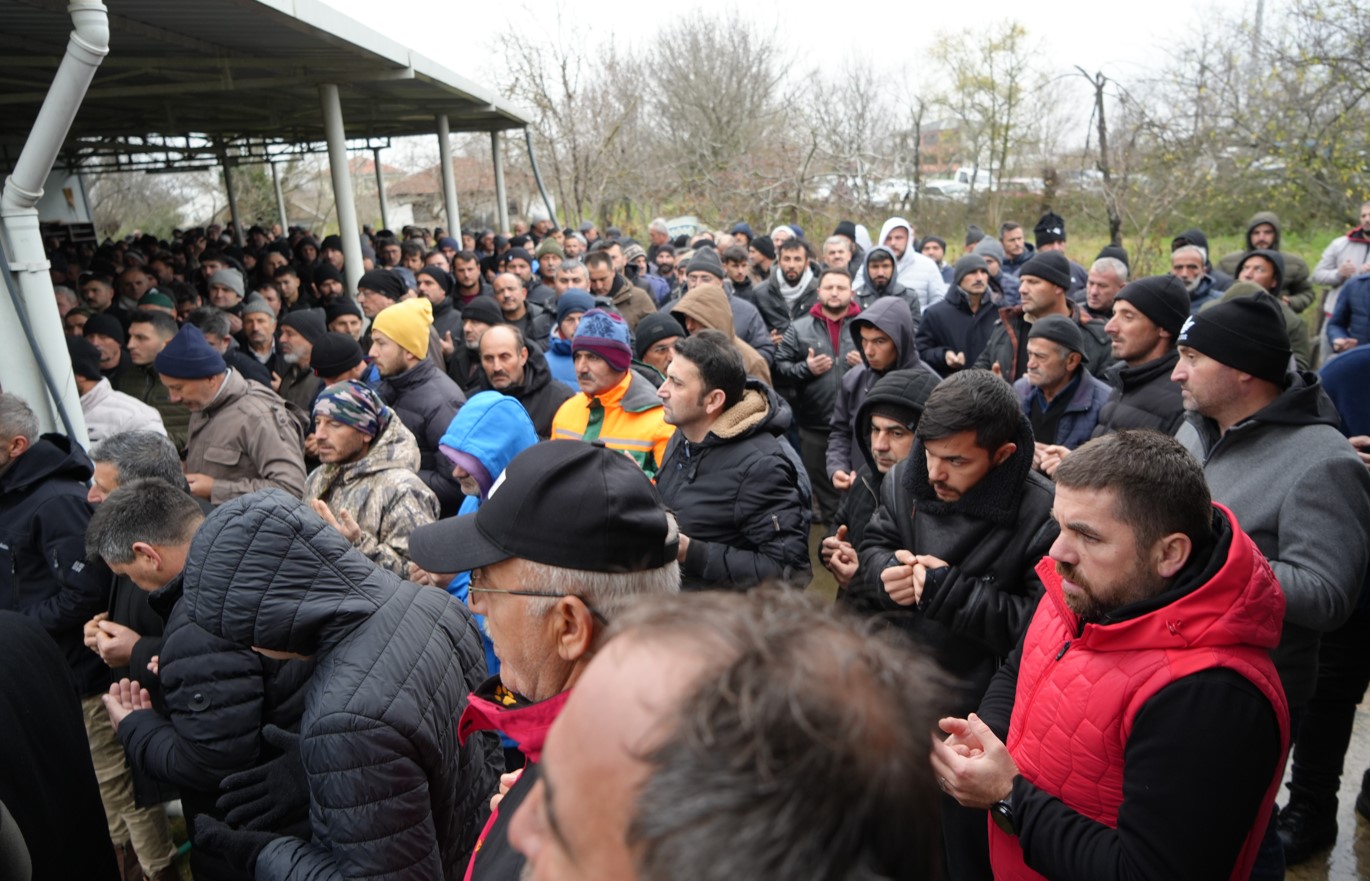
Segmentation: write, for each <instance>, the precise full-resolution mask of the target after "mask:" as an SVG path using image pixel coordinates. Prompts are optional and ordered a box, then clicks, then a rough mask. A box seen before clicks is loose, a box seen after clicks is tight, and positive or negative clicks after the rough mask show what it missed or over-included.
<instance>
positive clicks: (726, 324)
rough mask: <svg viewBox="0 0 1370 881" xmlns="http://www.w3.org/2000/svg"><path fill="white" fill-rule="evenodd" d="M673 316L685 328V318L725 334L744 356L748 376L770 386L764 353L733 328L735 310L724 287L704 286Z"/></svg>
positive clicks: (687, 297)
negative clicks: (742, 337)
mask: <svg viewBox="0 0 1370 881" xmlns="http://www.w3.org/2000/svg"><path fill="white" fill-rule="evenodd" d="M671 315H672V317H674V318H675V320H676V321H679V322H680V325H681V326H682V327H684V326H685V319H686V317H689V318H693V319H694V320H695V321H698V322H699V323H700V324H702V325H704V326H705V327H708V328H712V329H713V330H717V331H722V332H723V333H725V334H727V335H728V338H729V339H731V340H732V341H733V345H734V346H736V347H737V350H738V351H739V352H741V353H742V366H743V367H745V368H746V369H747V375H748V376H754V377H756V378H757V379H759V380H761V381H762V382H764V383H766V385H771V368H770V365H768V364H767V363H766V359H765V358H763V357H761V354H760V353H759V352H757V351H756V349H753V348H752V347H751V346H749V345H747V343H746V342H744V341H743V340H740V339H738V337H737V331H735V330H734V329H733V307H732V305H731V304H730V303H729V302H728V294H727V292H726V291H724V290H723V287H722V286H721V285H716V284H703V285H700V286H699V287H697V288H695V289H694V290H692V291H690V292H689V293H688V294H686V295H685V296H683V297H681V298H680V302H679V303H676V304H675V307H674V308H673V309H672V310H671Z"/></svg>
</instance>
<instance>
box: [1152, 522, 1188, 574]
mask: <svg viewBox="0 0 1370 881" xmlns="http://www.w3.org/2000/svg"><path fill="white" fill-rule="evenodd" d="M1193 550H1194V542H1192V541H1190V539H1189V536H1187V535H1185V534H1184V533H1183V532H1172V533H1170V534H1169V535H1164V536H1161V538H1160V539H1158V540H1157V541H1156V544H1155V545H1154V546H1153V547H1152V550H1151V557H1152V565H1154V566H1155V567H1156V574H1157V575H1160V576H1161V577H1162V578H1174V577H1175V575H1176V573H1178V572H1179V571H1180V570H1181V569H1183V568H1184V565H1185V563H1188V562H1189V556H1190V554H1191V553H1192V552H1193Z"/></svg>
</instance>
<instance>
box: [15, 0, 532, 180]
mask: <svg viewBox="0 0 1370 881" xmlns="http://www.w3.org/2000/svg"><path fill="white" fill-rule="evenodd" d="M106 6H107V7H108V8H109V19H110V40H109V42H110V53H109V55H108V56H107V57H106V58H105V60H104V62H103V63H102V64H101V65H100V68H99V70H98V71H97V72H96V74H95V79H94V81H93V82H92V83H91V87H90V91H89V92H88V93H87V95H86V97H85V100H84V101H83V102H82V104H81V108H80V111H79V112H78V113H77V116H76V121H75V123H74V124H73V126H72V130H71V134H70V136H69V138H68V141H67V145H66V148H65V150H64V155H65V156H66V157H67V161H69V162H73V163H82V164H86V165H92V164H93V165H108V166H116V165H124V164H125V163H124V161H121V158H122V159H127V158H128V157H132V156H143V157H147V156H148V155H149V154H159V155H162V156H165V157H167V159H168V161H169V162H170V164H173V165H175V164H179V161H182V160H190V161H189V162H188V163H187V164H204V163H205V162H206V161H207V160H209V159H212V158H213V157H214V156H216V155H219V146H218V145H219V144H227V145H229V146H231V147H233V148H234V149H233V152H235V153H251V154H255V155H257V156H262V155H265V154H271V155H275V154H277V153H283V152H295V151H298V150H299V149H300V148H301V146H303V148H304V149H306V150H307V149H311V148H312V147H314V146H315V145H320V144H321V143H322V142H323V141H324V122H323V111H322V108H321V104H320V99H319V90H318V87H319V85H321V84H325V83H333V84H336V85H337V86H338V91H339V94H340V97H341V101H342V114H343V120H344V123H345V125H346V130H347V137H348V138H349V139H360V141H361V142H363V145H364V144H365V143H371V144H384V143H387V142H388V139H389V138H391V137H397V136H402V135H422V134H433V133H434V132H436V130H437V124H436V121H435V117H436V116H437V115H438V114H442V113H445V114H447V116H448V120H449V123H450V127H451V130H452V131H495V130H502V129H510V128H521V127H523V126H525V125H526V124H527V122H528V120H527V118H526V117H525V116H524V115H523V114H522V113H521V112H520V111H519V110H518V109H517V108H515V107H514V106H512V105H511V104H509V103H507V102H505V101H503V100H501V99H500V98H499V97H498V96H497V95H496V94H495V93H494V92H493V91H491V90H489V89H486V88H484V87H482V86H479V85H477V84H476V83H473V82H471V81H470V80H468V79H466V78H465V77H462V76H460V75H458V74H457V73H454V72H453V71H451V70H449V69H448V68H446V67H444V66H443V65H442V64H441V63H439V62H438V61H435V60H433V59H430V58H426V57H424V56H422V55H419V54H417V53H414V52H411V51H409V50H408V49H407V48H405V47H404V46H402V45H401V44H399V43H397V42H395V41H393V40H391V39H389V38H387V37H384V36H382V35H381V34H378V33H376V32H375V31H372V30H370V29H369V28H367V27H366V26H365V25H363V24H361V23H360V22H357V21H355V20H353V19H351V18H348V17H346V16H344V15H341V14H339V13H338V12H336V11H334V10H333V9H332V8H331V7H328V6H325V5H323V4H322V3H320V2H318V0H106ZM0 22H3V25H0V167H9V166H10V165H11V164H12V163H13V161H14V160H15V159H16V158H17V156H18V153H19V150H20V149H21V148H22V146H23V143H24V140H25V139H26V138H27V136H28V132H29V129H30V128H31V127H32V125H33V121H34V119H35V118H36V117H37V114H38V108H39V106H40V105H41V104H42V101H43V99H44V97H45V96H46V95H47V91H48V87H49V85H50V84H51V82H52V78H53V74H54V73H55V72H56V70H57V65H58V64H59V63H60V61H61V60H62V55H63V53H64V52H65V49H66V43H67V38H68V36H69V34H70V33H71V19H70V17H69V16H68V15H67V11H66V3H65V2H62V0H0ZM192 157H199V159H198V162H196V161H194V160H193V159H192ZM258 161H260V160H258ZM136 164H138V165H141V166H142V167H147V166H146V164H144V163H136Z"/></svg>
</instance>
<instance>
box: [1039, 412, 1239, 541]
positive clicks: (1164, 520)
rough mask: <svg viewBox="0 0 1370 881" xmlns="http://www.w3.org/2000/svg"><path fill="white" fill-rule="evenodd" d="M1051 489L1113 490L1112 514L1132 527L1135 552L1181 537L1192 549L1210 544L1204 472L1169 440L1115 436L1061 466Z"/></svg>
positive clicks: (1147, 434) (1138, 434) (1144, 434)
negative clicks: (1186, 538)
mask: <svg viewBox="0 0 1370 881" xmlns="http://www.w3.org/2000/svg"><path fill="white" fill-rule="evenodd" d="M1055 477H1056V485H1057V486H1063V487H1069V488H1071V489H1095V490H1101V489H1107V490H1112V491H1113V493H1114V496H1115V498H1116V502H1115V504H1114V514H1115V516H1117V518H1118V519H1119V520H1121V521H1123V522H1124V523H1127V524H1128V525H1130V526H1131V527H1132V531H1133V533H1134V534H1135V535H1136V538H1137V547H1138V549H1139V550H1141V549H1144V548H1150V547H1151V546H1152V545H1154V544H1155V543H1156V542H1157V540H1159V539H1160V538H1161V537H1162V536H1166V535H1169V534H1171V533H1173V532H1182V533H1184V534H1185V535H1187V536H1189V539H1190V541H1192V542H1193V543H1194V545H1195V546H1196V547H1200V546H1203V545H1206V544H1208V542H1210V541H1212V539H1213V499H1212V496H1210V495H1209V492H1208V482H1207V480H1206V479H1205V478H1204V470H1203V466H1202V465H1200V464H1199V462H1198V460H1197V459H1195V458H1194V457H1193V456H1191V455H1190V454H1189V452H1188V451H1187V450H1186V449H1185V448H1184V447H1183V446H1181V444H1180V442H1179V441H1177V440H1175V439H1174V438H1173V437H1170V436H1169V435H1165V434H1161V433H1160V432H1156V431H1137V430H1134V431H1119V432H1115V433H1113V434H1106V435H1104V436H1103V437H1100V438H1096V439H1094V440H1092V441H1090V442H1089V443H1087V444H1085V445H1084V446H1082V447H1080V448H1079V449H1078V450H1075V451H1074V452H1072V453H1071V454H1070V455H1069V456H1066V457H1065V458H1064V459H1062V460H1061V464H1060V466H1059V467H1058V468H1057V469H1056V475H1055Z"/></svg>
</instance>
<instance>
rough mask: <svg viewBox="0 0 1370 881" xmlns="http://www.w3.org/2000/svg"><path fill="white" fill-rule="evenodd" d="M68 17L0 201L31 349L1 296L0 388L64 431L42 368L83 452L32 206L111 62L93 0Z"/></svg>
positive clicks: (105, 18)
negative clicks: (67, 32) (51, 73)
mask: <svg viewBox="0 0 1370 881" xmlns="http://www.w3.org/2000/svg"><path fill="white" fill-rule="evenodd" d="M67 10H68V12H70V13H71V23H72V32H71V38H70V39H69V40H68V42H67V51H66V55H65V56H64V57H63V58H62V63H61V64H60V65H59V66H58V68H57V75H56V76H55V77H54V78H53V81H52V87H51V88H50V89H49V90H48V96H47V98H46V99H44V101H43V106H42V108H40V109H39V111H38V117H37V119H35V120H34V123H33V128H32V129H30V131H29V136H28V139H27V140H26V141H25V142H24V149H23V150H22V151H21V152H20V154H19V161H18V162H17V163H15V166H14V171H13V173H11V174H10V176H9V178H8V179H7V180H6V181H5V190H4V195H3V197H0V223H3V227H4V236H3V243H2V244H3V245H4V248H5V254H6V256H7V257H8V259H9V263H10V268H11V269H13V270H14V274H15V277H16V278H17V279H18V281H19V289H20V295H21V299H22V301H23V304H24V311H25V312H26V313H27V314H28V317H29V321H30V324H31V326H32V329H33V335H34V345H32V346H30V345H29V341H28V339H27V337H26V336H25V335H24V333H23V330H22V328H21V327H20V324H19V317H18V315H17V314H16V313H15V310H14V305H13V303H11V302H10V298H9V296H8V294H6V295H4V296H0V351H3V352H5V353H6V355H5V357H4V358H0V385H2V386H3V387H4V390H5V391H7V392H13V393H15V394H18V395H20V396H21V397H23V398H24V400H26V401H27V402H28V404H29V406H30V407H32V408H33V412H34V415H36V416H37V417H38V420H39V423H40V425H41V427H42V429H43V430H44V431H53V430H62V429H63V426H62V422H61V419H60V418H59V416H58V412H57V403H56V401H55V400H54V399H53V396H52V395H51V394H50V393H49V391H48V386H47V383H46V382H44V380H43V373H42V368H40V366H39V364H40V363H43V364H46V365H47V367H48V371H49V374H50V375H51V376H52V377H53V382H54V384H55V385H56V386H57V397H58V398H60V399H61V406H62V409H63V410H65V411H66V414H67V418H68V419H70V420H71V423H72V430H71V432H70V434H71V436H72V437H71V439H72V441H73V442H75V443H78V444H80V445H82V446H85V445H86V444H88V443H89V439H88V437H87V435H86V420H85V418H84V417H83V416H82V415H81V397H80V394H79V393H78V392H77V390H76V378H75V376H74V375H73V373H72V370H71V356H70V355H69V354H68V353H67V344H66V336H65V335H64V334H63V332H62V319H61V317H60V316H59V314H58V312H57V300H56V298H55V297H54V296H53V292H52V277H51V276H50V275H49V274H48V268H49V266H50V264H49V262H48V259H47V253H46V252H45V251H44V249H43V236H42V233H41V232H40V230H39V226H38V207H37V206H38V200H39V199H41V198H42V197H43V183H44V182H45V181H46V180H47V177H48V175H49V174H50V173H51V172H52V165H53V162H54V161H55V160H56V158H57V153H58V151H59V150H60V149H61V148H62V143H63V142H64V141H66V139H67V132H69V131H70V130H71V123H72V121H73V120H74V119H75V118H76V111H77V110H78V109H79V108H80V106H81V100H82V98H84V97H85V94H86V91H87V90H88V89H89V88H90V81H91V80H92V79H93V78H94V77H95V69H96V68H97V67H99V66H100V62H101V61H103V60H104V58H105V56H106V55H108V54H109V11H108V10H107V9H106V8H105V4H104V3H101V2H99V0H72V2H71V3H70V4H68V6H67Z"/></svg>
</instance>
